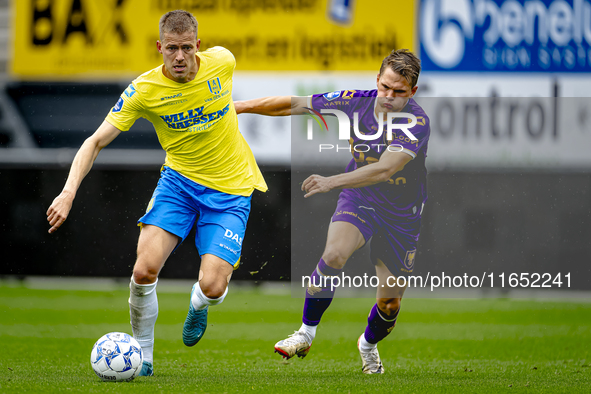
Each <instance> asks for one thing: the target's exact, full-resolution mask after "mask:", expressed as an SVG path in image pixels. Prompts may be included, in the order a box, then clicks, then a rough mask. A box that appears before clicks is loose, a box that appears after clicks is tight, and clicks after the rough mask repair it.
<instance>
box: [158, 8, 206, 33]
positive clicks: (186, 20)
mask: <svg viewBox="0 0 591 394" xmlns="http://www.w3.org/2000/svg"><path fill="white" fill-rule="evenodd" d="M186 32H195V39H197V19H195V17H194V16H193V14H191V13H190V12H187V11H185V10H174V11H170V12H167V13H166V14H164V15H162V17H161V18H160V41H162V40H163V38H164V34H165V33H174V34H183V33H186Z"/></svg>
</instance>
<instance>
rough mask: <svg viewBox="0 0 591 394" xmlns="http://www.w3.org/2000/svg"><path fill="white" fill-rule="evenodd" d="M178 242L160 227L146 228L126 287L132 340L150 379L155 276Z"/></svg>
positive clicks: (155, 312)
mask: <svg viewBox="0 0 591 394" xmlns="http://www.w3.org/2000/svg"><path fill="white" fill-rule="evenodd" d="M178 242H179V238H178V237H177V236H176V235H174V234H171V233H169V232H167V231H165V230H163V229H161V228H159V227H156V226H151V225H146V226H143V228H142V231H141V232H140V237H139V241H138V248H137V260H136V263H135V265H134V267H133V276H132V277H131V282H130V284H129V290H130V292H129V312H130V318H131V328H132V331H133V337H134V338H135V339H136V340H137V341H138V343H139V344H140V345H141V347H142V352H143V354H144V366H145V369H146V371H142V375H147V376H149V375H152V374H153V369H152V363H153V357H154V356H153V352H154V325H155V324H156V319H157V318H158V297H157V295H156V283H157V282H158V274H159V273H160V270H161V269H162V267H163V266H164V263H165V261H166V259H167V258H168V256H169V255H170V253H172V251H173V250H174V248H175V247H176V245H177V244H178Z"/></svg>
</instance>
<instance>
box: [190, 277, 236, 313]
mask: <svg viewBox="0 0 591 394" xmlns="http://www.w3.org/2000/svg"><path fill="white" fill-rule="evenodd" d="M227 294H228V287H227V286H226V291H224V294H222V296H221V297H219V298H209V297H207V296H206V295H205V294H203V290H201V286H199V282H197V283H196V286H195V292H194V293H193V296H192V297H191V303H193V308H195V309H196V310H198V311H199V310H203V309H205V308H206V307H208V306H212V305H219V304H221V303H222V302H223V301H224V298H226V295H227Z"/></svg>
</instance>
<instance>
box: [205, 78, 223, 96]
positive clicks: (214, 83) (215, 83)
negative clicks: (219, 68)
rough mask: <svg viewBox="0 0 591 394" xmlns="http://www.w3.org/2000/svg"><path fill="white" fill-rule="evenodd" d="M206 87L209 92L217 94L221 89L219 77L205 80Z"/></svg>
mask: <svg viewBox="0 0 591 394" xmlns="http://www.w3.org/2000/svg"><path fill="white" fill-rule="evenodd" d="M207 87H209V91H210V92H211V94H214V95H218V94H220V92H221V91H222V84H221V82H220V79H219V78H214V79H210V80H209V81H207Z"/></svg>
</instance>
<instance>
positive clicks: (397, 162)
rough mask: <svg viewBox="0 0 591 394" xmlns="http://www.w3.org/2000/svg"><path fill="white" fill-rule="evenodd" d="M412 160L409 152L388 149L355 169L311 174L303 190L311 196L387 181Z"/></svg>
mask: <svg viewBox="0 0 591 394" xmlns="http://www.w3.org/2000/svg"><path fill="white" fill-rule="evenodd" d="M411 160H412V157H411V156H410V155H409V154H407V153H404V152H391V151H386V152H384V153H383V154H382V156H381V157H380V160H379V161H378V162H376V163H372V164H368V165H366V166H364V167H361V168H358V169H356V170H355V171H351V172H346V173H343V174H338V175H333V176H329V177H323V176H320V175H311V176H310V177H308V178H307V179H306V180H305V181H304V183H303V184H302V190H303V191H305V192H306V194H305V195H304V197H310V196H312V195H314V194H316V193H326V192H329V191H331V190H333V189H351V188H356V187H365V186H371V185H375V184H376V183H381V182H386V181H387V180H388V179H390V178H391V177H392V175H394V174H395V173H397V172H398V171H401V170H402V169H403V168H404V166H405V165H406V164H407V163H408V162H409V161H411Z"/></svg>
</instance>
